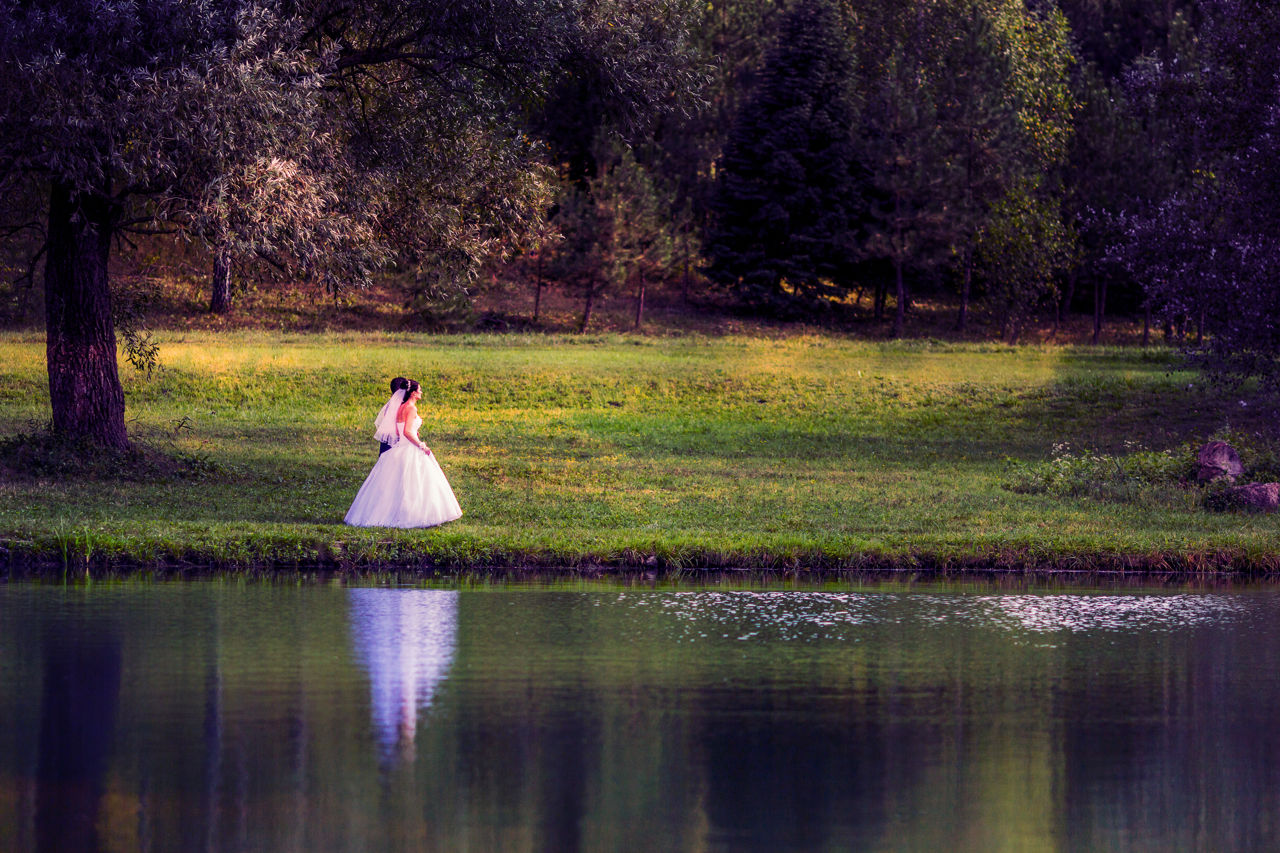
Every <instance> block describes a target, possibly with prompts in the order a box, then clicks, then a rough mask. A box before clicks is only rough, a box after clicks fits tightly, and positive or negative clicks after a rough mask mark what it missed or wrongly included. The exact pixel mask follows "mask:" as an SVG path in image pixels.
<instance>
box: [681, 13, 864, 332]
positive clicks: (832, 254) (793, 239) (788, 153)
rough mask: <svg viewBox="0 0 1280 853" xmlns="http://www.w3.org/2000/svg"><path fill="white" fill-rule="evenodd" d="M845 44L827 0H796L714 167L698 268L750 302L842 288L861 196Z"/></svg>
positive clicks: (803, 297) (775, 306)
mask: <svg viewBox="0 0 1280 853" xmlns="http://www.w3.org/2000/svg"><path fill="white" fill-rule="evenodd" d="M848 44H849V39H848V35H847V34H846V32H845V29H844V26H843V22H842V21H841V18H840V15H839V13H838V12H837V10H836V8H835V7H834V6H833V5H832V4H831V3H830V2H827V0H802V2H800V3H799V4H798V5H797V6H795V8H793V9H792V10H790V11H789V12H788V13H787V17H786V19H785V20H784V21H783V23H782V27H781V32H780V34H779V36H778V43H777V45H776V47H775V48H774V49H773V51H772V52H771V53H770V54H769V56H768V58H767V59H766V60H765V64H764V68H763V70H762V71H761V74H760V82H759V85H758V86H757V88H756V90H755V92H754V93H753V95H752V97H751V98H750V100H748V101H747V102H746V103H745V104H744V105H743V107H742V109H741V111H740V112H739V113H738V115H737V117H736V119H735V121H734V125H733V129H732V131H731V132H730V135H729V139H728V143H727V145H726V148H725V153H724V157H723V158H722V160H721V162H720V164H719V170H718V172H717V176H716V187H715V194H714V196H713V200H712V205H711V207H712V212H713V216H714V219H713V222H712V225H711V227H710V230H709V233H708V235H707V240H706V252H707V257H708V266H707V275H708V276H709V277H710V278H711V279H712V280H713V281H716V282H718V283H719V284H721V285H722V286H724V287H726V288H729V289H730V290H732V291H733V292H734V293H735V294H736V296H737V298H738V299H740V300H741V301H742V302H744V303H746V304H748V305H752V306H754V307H758V308H768V309H770V310H774V311H785V310H787V309H788V308H790V307H791V306H792V305H793V304H794V303H797V302H802V303H803V302H808V303H812V302H813V301H815V300H817V299H819V298H822V297H830V296H839V295H840V294H842V293H843V292H844V288H845V287H846V286H847V283H848V278H849V276H848V271H849V269H850V268H851V266H852V265H853V263H854V261H855V260H856V255H855V251H856V249H855V246H854V244H853V239H852V223H853V222H854V221H855V219H856V217H857V214H858V208H859V206H860V205H861V200H860V194H859V192H858V189H859V186H858V183H859V179H860V176H859V175H858V174H857V172H856V163H855V161H854V159H853V154H854V151H853V147H852V137H851V134H852V130H853V122H854V118H855V115H856V108H855V104H854V102H853V95H852V91H851V82H852V69H853V59H852V56H851V54H850V52H849V47H848Z"/></svg>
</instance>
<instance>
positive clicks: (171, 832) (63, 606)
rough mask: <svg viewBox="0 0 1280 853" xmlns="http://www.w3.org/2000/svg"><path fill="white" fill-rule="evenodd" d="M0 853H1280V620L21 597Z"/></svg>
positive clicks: (614, 593) (913, 598)
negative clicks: (1267, 852)
mask: <svg viewBox="0 0 1280 853" xmlns="http://www.w3.org/2000/svg"><path fill="white" fill-rule="evenodd" d="M0 849H2V850H6V851H9V850H15V851H29V850H58V849H65V850H94V849H101V850H122V851H133V850H181V851H196V850H270V851H279V850H305V851H325V850H351V851H365V850H449V851H453V850H475V851H490V850H493V851H499V850H501V851H509V850H515V851H518V850H549V851H572V850H592V851H595V850H625V851H641V850H734V851H737V850H762V851H763V850H768V851H778V850H924V851H931V853H933V851H939V852H940V851H950V850H972V851H993V850H1018V851H1037V850H1080V851H1095V850H1153V851H1154V850H1159V851H1167V850H1275V849H1280V593H1278V592H1276V591H1269V590H1240V591H1225V592H1208V593H1204V592H1186V593H1179V592H1173V593H1171V592H1160V593H1153V594H1147V593H1130V592H1126V593H1120V594H1116V593H1108V592H1090V591H1081V590H1074V591H1070V592H1066V593H1063V592H1045V593H1036V594H1008V593H999V592H996V591H994V590H991V591H979V592H973V591H967V592H901V591H889V590H876V589H870V590H867V591H849V592H831V591H779V592H759V591H662V590H653V591H646V590H619V589H610V590H606V589H598V590H589V591H584V592H560V591H546V590H527V589H525V590H506V591H456V590H452V591H442V590H422V589H347V588H342V587H337V586H332V587H330V586H304V587H284V586H273V585H262V586H256V585H248V586H245V585H237V584H231V583H225V584H224V583H203V584H157V585H145V584H137V585H132V584H129V585H101V584H98V585H94V586H92V587H89V588H62V587H56V586H40V585H26V584H10V585H7V586H0Z"/></svg>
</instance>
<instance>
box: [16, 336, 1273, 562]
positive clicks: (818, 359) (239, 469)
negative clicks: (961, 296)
mask: <svg viewBox="0 0 1280 853" xmlns="http://www.w3.org/2000/svg"><path fill="white" fill-rule="evenodd" d="M159 340H160V343H161V360H162V366H161V369H160V370H159V371H158V372H157V374H156V375H155V376H153V377H152V378H150V379H148V378H146V377H143V376H140V375H137V374H132V373H126V374H125V375H124V382H125V387H126V394H127V399H128V417H129V418H130V429H131V434H132V435H134V436H138V437H145V440H147V441H152V442H156V441H160V440H161V439H162V438H163V442H164V446H165V447H166V448H170V449H171V451H172V453H174V454H179V455H181V454H187V455H190V456H193V457H198V458H201V459H204V460H207V462H208V464H209V466H210V471H211V472H212V473H207V474H205V475H203V476H201V477H199V478H183V477H175V476H158V477H152V478H147V477H141V478H133V479H128V478H119V477H117V478H111V477H78V476H75V475H60V474H56V472H55V473H54V474H49V475H41V476H35V477H28V478H24V479H16V480H15V479H7V480H5V481H3V482H0V547H3V548H6V549H8V552H9V553H10V559H14V558H16V557H17V556H18V555H22V556H23V559H26V558H27V557H39V558H42V559H50V560H53V561H55V562H57V561H58V560H60V559H61V557H59V556H58V555H59V554H61V553H62V551H63V550H64V549H63V544H66V543H67V542H69V541H71V540H68V539H67V537H66V536H63V537H62V538H61V539H59V538H58V537H59V535H60V534H57V533H56V529H65V530H72V529H74V530H81V531H87V532H88V533H87V535H89V536H90V538H91V541H92V543H93V546H92V547H93V554H94V555H95V556H94V560H96V561H99V562H100V563H102V564H104V565H105V564H108V563H112V562H116V563H121V564H124V563H130V564H144V563H155V564H169V563H172V564H178V565H192V566H204V567H208V566H245V565H259V564H261V565H285V564H288V565H293V564H297V565H324V566H331V567H339V568H343V569H345V570H356V569H359V568H362V567H363V568H368V567H374V566H379V565H401V566H407V567H411V568H414V569H441V568H447V567H453V568H458V567H462V568H483V567H485V566H489V567H492V566H513V565H522V564H526V563H527V564H529V565H535V566H544V567H545V566H554V565H562V566H573V567H579V568H581V567H590V566H597V567H598V566H627V565H649V564H650V563H651V562H656V563H657V564H658V565H660V566H663V567H669V568H672V569H683V568H707V567H715V566H717V565H720V566H721V567H732V566H765V565H768V566H777V567H784V568H785V567H791V568H797V567H799V568H803V567H809V568H824V569H825V568H841V567H844V568H853V567H863V568H867V567H872V566H873V564H879V565H882V566H885V565H888V566H900V567H911V566H927V565H932V566H943V567H945V566H975V565H984V564H986V565H996V564H1000V565H1004V566H1007V567H1018V566H1022V567H1025V566H1027V565H1054V564H1063V565H1065V564H1070V565H1072V566H1083V567H1095V568H1096V567H1098V566H1125V565H1131V564H1132V565H1152V564H1154V565H1163V564H1164V563H1169V564H1173V563H1179V561H1180V564H1185V565H1198V566H1207V565H1222V564H1224V563H1230V564H1232V565H1235V564H1236V563H1238V562H1239V561H1242V560H1244V561H1246V562H1247V561H1249V560H1252V561H1253V563H1250V564H1251V565H1252V564H1259V563H1265V562H1266V561H1267V559H1269V557H1268V555H1273V554H1280V529H1278V528H1277V525H1276V523H1275V522H1274V520H1273V519H1272V518H1271V517H1265V516H1256V517H1253V516H1251V517H1247V518H1246V517H1241V516H1237V515H1234V514H1227V515H1221V514H1215V513H1207V512H1204V511H1203V510H1202V509H1200V508H1199V507H1198V506H1196V505H1192V504H1187V505H1183V504H1179V503H1178V502H1176V501H1170V500H1163V499H1159V500H1157V499H1155V498H1158V497H1160V496H1159V495H1155V494H1154V493H1151V494H1149V495H1146V496H1145V497H1144V496H1143V495H1140V494H1137V493H1136V492H1135V493H1134V494H1133V495H1130V496H1129V497H1130V498H1132V499H1120V498H1117V496H1115V495H1097V494H1087V493H1084V492H1074V493H1072V492H1071V491H1070V490H1067V491H1063V492H1061V493H1050V492H1049V491H1047V490H1045V491H1036V490H1025V489H1024V490H1022V491H1011V490H1010V489H1009V488H1007V484H1008V480H1009V471H1010V461H1009V460H1014V462H1015V463H1017V464H1021V465H1025V466H1035V465H1041V464H1044V463H1046V461H1047V460H1051V459H1052V449H1053V446H1054V445H1055V443H1059V442H1069V443H1070V444H1071V445H1072V446H1074V447H1087V448H1090V449H1091V452H1093V451H1094V450H1096V452H1098V453H1110V454H1115V453H1122V452H1124V447H1125V442H1126V441H1129V442H1139V443H1141V444H1142V445H1143V447H1144V448H1146V449H1147V451H1149V452H1150V453H1155V454H1158V453H1163V452H1165V451H1166V450H1170V449H1174V448H1183V449H1185V448H1186V447H1189V446H1190V444H1191V443H1193V442H1195V441H1197V440H1203V439H1204V438H1206V437H1208V436H1209V435H1210V434H1212V433H1214V432H1215V431H1218V430H1220V429H1221V428H1222V427H1223V425H1224V422H1229V424H1230V426H1231V427H1232V428H1233V429H1235V430H1236V431H1237V432H1239V433H1240V434H1242V435H1254V436H1257V439H1256V444H1257V445H1258V447H1259V448H1264V447H1271V446H1273V444H1271V443H1270V442H1272V440H1273V439H1274V435H1272V433H1271V431H1272V430H1273V427H1272V426H1271V425H1272V423H1274V417H1273V415H1274V412H1272V411H1271V410H1270V409H1269V408H1268V407H1267V406H1264V405H1259V403H1260V402H1261V401H1258V400H1255V399H1253V398H1250V403H1251V404H1250V405H1247V406H1240V405H1239V399H1238V396H1239V395H1238V394H1236V395H1226V394H1225V393H1219V392H1216V391H1212V390H1206V389H1204V388H1202V387H1200V384H1199V381H1198V379H1197V378H1196V377H1195V375H1194V374H1191V373H1188V372H1186V371H1184V370H1182V369H1181V368H1180V366H1179V363H1178V362H1177V361H1176V357H1175V356H1173V355H1171V354H1170V353H1169V352H1168V351H1167V350H1140V349H1108V348H1100V349H1075V348H1060V347H1052V346H1043V345H1037V346H1030V347H1019V348H1012V347H1007V346H1004V345H997V344H985V343H984V344H958V343H942V342H937V341H929V340H916V341H910V342H905V343H900V344H890V343H883V342H866V341H852V340H847V339H844V338H841V337H837V336H824V335H791V336H779V337H749V336H732V335H730V336H720V337H705V336H699V335H694V334H690V335H685V336H680V337H670V338H650V337H633V336H628V335H617V334H600V335H590V336H571V335H541V334H512V335H503V336H493V335H455V336H439V337H436V336H427V335H416V334H401V333H396V334H388V333H370V334H357V333H350V332H342V333H331V334H314V335H312V334H281V333H268V332H244V331H237V332H227V333H217V334H215V333H210V332H188V333H183V332H165V333H162V334H161V335H160V336H159ZM394 375H405V376H410V377H413V378H417V379H419V380H420V381H421V382H422V383H423V389H424V394H425V396H424V400H423V402H422V404H421V411H422V413H423V416H424V420H425V424H424V427H423V435H424V437H425V438H426V440H427V441H428V443H430V444H431V445H432V447H433V448H434V449H435V451H436V453H437V454H438V456H439V458H440V460H441V464H442V465H443V466H444V468H445V470H446V472H447V473H448V475H449V477H450V480H451V482H452V483H453V485H454V488H455V490H456V491H457V493H458V495H459V498H460V500H461V502H462V504H463V507H464V509H465V511H466V515H465V516H464V517H463V518H462V519H461V520H460V521H458V522H455V523H453V524H450V525H448V526H446V527H445V528H442V529H437V530H428V531H377V530H374V531H369V530H354V529H350V528H346V527H344V526H343V525H342V524H341V518H342V515H343V514H344V513H345V511H346V509H347V506H348V505H349V503H350V501H351V498H352V497H353V496H354V494H355V491H356V489H357V488H358V487H359V484H360V482H361V481H362V480H363V478H364V476H365V474H366V473H367V472H368V469H369V467H370V466H371V465H372V463H373V461H374V458H375V454H376V445H375V444H374V442H373V439H372V436H371V435H370V433H371V430H372V417H373V414H374V413H375V411H376V410H377V408H378V406H379V405H380V404H381V402H382V401H383V399H384V394H385V393H386V384H385V383H386V382H387V380H388V379H389V378H390V377H391V376H394ZM45 381H46V380H45V378H44V349H43V342H42V341H41V340H39V339H37V338H36V337H34V336H31V335H19V334H7V335H0V436H3V435H9V436H13V435H18V434H20V433H21V432H22V431H23V430H24V429H27V425H28V424H29V423H30V422H32V421H39V420H44V421H47V419H48V410H47V394H46V393H45V392H44V391H43V390H42V389H43V388H45V387H47V386H46V385H45ZM1188 385H1191V386H1192V387H1191V388H1188ZM1179 452H1182V451H1179ZM1257 458H1258V459H1259V460H1260V461H1259V463H1258V465H1256V466H1255V467H1257V469H1258V472H1259V473H1260V474H1261V473H1266V472H1267V471H1270V470H1272V469H1273V468H1274V469H1276V470H1277V476H1280V463H1277V464H1273V463H1275V460H1276V458H1280V457H1276V456H1275V455H1274V454H1273V455H1272V456H1270V457H1267V456H1265V454H1262V453H1261V452H1260V453H1259V455H1258V457H1257ZM1268 460H1270V461H1268ZM1268 465H1271V468H1268V467H1267V466H1268ZM1086 491H1087V490H1086ZM1121 497H1123V496H1121ZM57 524H62V525H63V528H57ZM86 541H88V540H86ZM59 543H62V544H59ZM68 547H71V548H72V549H73V550H74V547H76V546H75V545H74V543H72V544H71V545H69V546H68ZM1224 555H1225V556H1224Z"/></svg>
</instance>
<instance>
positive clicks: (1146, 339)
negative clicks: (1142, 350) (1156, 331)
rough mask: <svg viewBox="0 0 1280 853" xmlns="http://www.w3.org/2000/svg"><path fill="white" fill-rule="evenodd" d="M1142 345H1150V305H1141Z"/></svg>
mask: <svg viewBox="0 0 1280 853" xmlns="http://www.w3.org/2000/svg"><path fill="white" fill-rule="evenodd" d="M1142 345H1143V346H1144V347H1145V346H1150V345H1151V306H1150V305H1144V306H1143V307H1142Z"/></svg>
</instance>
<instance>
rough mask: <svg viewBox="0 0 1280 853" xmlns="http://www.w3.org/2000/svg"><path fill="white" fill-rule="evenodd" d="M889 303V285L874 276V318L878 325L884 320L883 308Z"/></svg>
mask: <svg viewBox="0 0 1280 853" xmlns="http://www.w3.org/2000/svg"><path fill="white" fill-rule="evenodd" d="M888 301H889V284H888V282H886V281H885V280H884V278H883V277H881V276H876V295H875V313H874V315H873V316H874V318H875V321H876V322H877V323H878V322H880V321H881V320H883V319H884V306H885V303H886V302H888Z"/></svg>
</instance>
